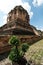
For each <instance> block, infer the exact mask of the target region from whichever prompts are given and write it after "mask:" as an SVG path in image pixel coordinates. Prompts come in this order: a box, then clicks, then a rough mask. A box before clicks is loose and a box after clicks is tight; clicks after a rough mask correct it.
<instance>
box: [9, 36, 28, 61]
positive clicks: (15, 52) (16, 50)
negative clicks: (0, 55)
mask: <svg viewBox="0 0 43 65" xmlns="http://www.w3.org/2000/svg"><path fill="white" fill-rule="evenodd" d="M9 43H10V44H11V45H13V48H12V49H11V52H10V54H9V59H10V60H11V61H15V62H19V60H20V59H21V57H23V56H24V53H25V52H26V51H27V49H28V47H29V46H28V44H27V43H24V44H22V45H21V47H20V44H19V40H18V38H17V37H16V36H12V37H11V38H10V40H9Z"/></svg>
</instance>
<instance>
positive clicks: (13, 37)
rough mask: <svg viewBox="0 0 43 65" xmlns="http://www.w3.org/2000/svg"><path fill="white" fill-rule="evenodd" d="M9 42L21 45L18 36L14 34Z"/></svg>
mask: <svg viewBox="0 0 43 65" xmlns="http://www.w3.org/2000/svg"><path fill="white" fill-rule="evenodd" d="M9 44H11V45H15V46H18V45H19V40H18V39H17V37H16V36H12V37H11V38H10V40H9Z"/></svg>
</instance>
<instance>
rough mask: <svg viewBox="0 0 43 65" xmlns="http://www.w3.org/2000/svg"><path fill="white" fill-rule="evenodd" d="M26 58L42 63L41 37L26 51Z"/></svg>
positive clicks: (42, 42) (42, 41) (42, 48)
mask: <svg viewBox="0 0 43 65" xmlns="http://www.w3.org/2000/svg"><path fill="white" fill-rule="evenodd" d="M26 58H27V60H28V61H29V60H32V61H33V62H35V63H36V64H38V65H39V64H42V65H43V39H42V40H40V41H38V42H37V43H35V44H33V45H31V46H30V48H29V49H28V50H27V53H26Z"/></svg>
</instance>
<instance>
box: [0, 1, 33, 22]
mask: <svg viewBox="0 0 43 65" xmlns="http://www.w3.org/2000/svg"><path fill="white" fill-rule="evenodd" d="M16 5H22V6H23V7H24V8H25V9H26V10H27V11H28V13H29V14H30V18H31V17H32V15H33V12H31V6H30V5H29V3H28V2H23V1H22V0H0V11H2V12H3V13H5V14H8V12H9V11H10V10H11V9H12V8H14V7H15V6H16ZM5 16H6V15H5ZM5 16H4V17H5ZM5 19H6V18H5ZM3 22H4V23H5V21H3Z"/></svg>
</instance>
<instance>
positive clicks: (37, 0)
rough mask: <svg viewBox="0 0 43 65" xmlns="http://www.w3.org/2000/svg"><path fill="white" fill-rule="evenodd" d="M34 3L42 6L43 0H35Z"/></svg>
mask: <svg viewBox="0 0 43 65" xmlns="http://www.w3.org/2000/svg"><path fill="white" fill-rule="evenodd" d="M32 3H33V5H34V6H35V7H37V6H41V5H42V4H43V0H33V2H32Z"/></svg>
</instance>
